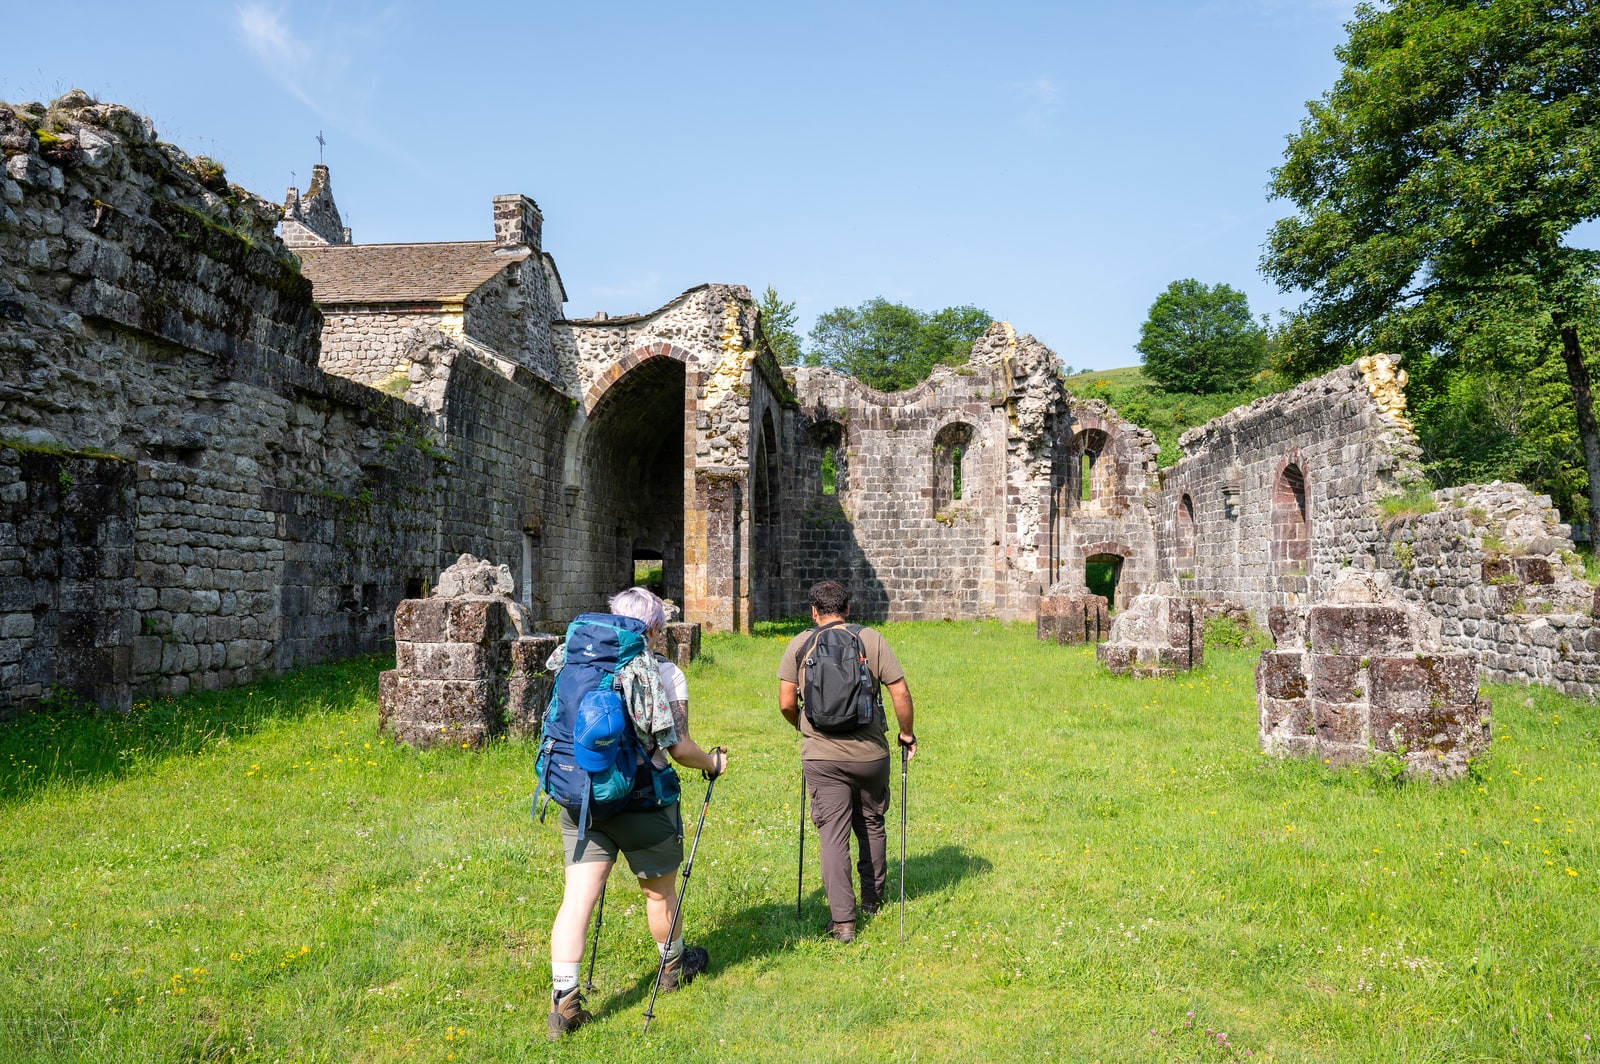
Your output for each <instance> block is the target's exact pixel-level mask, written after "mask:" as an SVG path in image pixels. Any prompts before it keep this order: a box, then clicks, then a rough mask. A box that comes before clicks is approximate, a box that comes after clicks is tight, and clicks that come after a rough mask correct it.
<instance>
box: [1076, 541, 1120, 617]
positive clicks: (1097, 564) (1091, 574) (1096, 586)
mask: <svg viewBox="0 0 1600 1064" xmlns="http://www.w3.org/2000/svg"><path fill="white" fill-rule="evenodd" d="M1120 579H1122V558H1121V556H1120V555H1116V554H1091V555H1089V557H1088V558H1087V559H1085V561H1084V563H1083V582H1084V583H1085V584H1087V585H1088V587H1089V594H1091V595H1102V596H1104V597H1105V600H1106V608H1107V609H1112V610H1114V609H1116V608H1117V606H1118V602H1117V581H1118V580H1120Z"/></svg>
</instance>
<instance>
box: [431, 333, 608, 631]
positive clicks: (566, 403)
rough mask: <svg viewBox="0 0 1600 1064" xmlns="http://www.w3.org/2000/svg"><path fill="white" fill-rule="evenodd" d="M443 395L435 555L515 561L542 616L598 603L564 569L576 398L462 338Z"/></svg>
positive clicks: (529, 600) (556, 621)
mask: <svg viewBox="0 0 1600 1064" xmlns="http://www.w3.org/2000/svg"><path fill="white" fill-rule="evenodd" d="M457 351H458V353H457V354H456V356H455V357H454V358H453V359H452V360H451V363H450V371H449V386H448V390H447V391H446V393H445V397H444V404H443V415H444V423H445V426H446V436H445V445H446V449H447V451H448V454H449V457H450V461H449V464H448V469H449V477H448V478H447V479H446V480H445V481H444V483H443V484H441V485H440V489H439V490H440V495H439V497H438V500H437V503H438V510H439V515H440V517H439V534H440V549H439V554H440V556H441V557H443V558H453V557H455V556H457V555H460V554H476V555H478V556H480V557H484V558H490V559H493V560H494V561H496V562H497V563H499V564H504V565H509V566H510V568H511V572H512V574H513V575H514V577H515V578H516V583H517V588H516V598H517V600H518V601H519V602H521V604H522V605H523V606H524V607H526V608H527V609H528V611H529V613H530V614H531V615H532V617H533V619H534V621H535V622H537V623H544V624H548V625H555V626H557V627H559V626H561V625H564V624H565V623H566V620H567V618H568V617H569V616H570V615H571V614H572V613H576V612H580V611H581V610H584V609H591V608H593V606H594V604H595V601H594V597H593V592H594V589H575V588H573V587H572V585H571V583H570V582H569V581H568V580H566V579H565V578H564V576H565V572H566V570H567V568H568V562H567V558H568V557H569V555H570V553H571V552H572V551H573V550H574V549H575V544H574V543H573V542H572V540H571V536H570V531H569V528H568V517H569V514H568V511H567V506H566V500H565V498H564V493H563V492H562V490H561V473H562V470H561V442H562V438H563V436H564V435H565V433H566V429H567V426H568V424H569V423H570V421H571V419H572V416H573V415H572V410H571V401H570V400H569V399H568V398H567V397H566V396H565V395H562V394H561V393H560V392H558V391H556V390H555V389H554V388H552V387H551V386H550V384H549V383H548V382H546V381H544V380H543V379H541V378H540V377H537V376H535V375H534V374H533V373H531V372H529V371H528V370H526V369H523V368H521V367H518V366H513V365H512V364H510V363H507V362H503V361H500V360H497V359H494V358H492V357H490V356H488V355H486V354H484V353H482V352H478V351H474V350H472V349H470V348H467V347H465V346H464V345H458V346H457Z"/></svg>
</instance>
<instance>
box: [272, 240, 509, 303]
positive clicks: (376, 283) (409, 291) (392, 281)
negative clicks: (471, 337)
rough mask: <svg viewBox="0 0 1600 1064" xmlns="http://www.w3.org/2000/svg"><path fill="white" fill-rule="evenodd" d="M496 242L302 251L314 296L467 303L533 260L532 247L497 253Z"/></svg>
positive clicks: (353, 246)
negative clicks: (492, 281) (480, 290)
mask: <svg viewBox="0 0 1600 1064" xmlns="http://www.w3.org/2000/svg"><path fill="white" fill-rule="evenodd" d="M497 246H498V245H496V244H495V242H494V241H493V240H464V241H459V242H455V243H445V244H342V245H339V244H335V245H329V246H328V247H317V248H298V249H296V254H298V255H299V256H300V269H301V272H302V273H304V274H305V275H306V277H308V278H310V280H311V286H312V298H313V299H315V300H316V301H317V302H318V303H320V304H322V305H323V306H328V305H330V304H339V303H438V302H445V301H454V300H460V299H465V298H466V297H467V296H468V295H469V294H471V293H472V292H473V291H475V290H476V289H477V288H478V287H479V286H480V285H482V284H483V283H484V282H485V281H487V280H489V279H490V278H492V277H493V276H494V275H495V274H497V273H499V272H500V271H501V270H503V269H505V268H506V267H507V266H509V265H511V264H512V263H513V262H520V261H522V260H523V259H525V258H527V257H528V254H529V251H528V249H527V248H517V249H516V250H515V251H509V252H506V253H503V254H496V251H495V249H496V247H497Z"/></svg>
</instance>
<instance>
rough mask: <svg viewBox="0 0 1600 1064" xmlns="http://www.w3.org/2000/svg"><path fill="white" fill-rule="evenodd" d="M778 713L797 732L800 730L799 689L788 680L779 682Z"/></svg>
mask: <svg viewBox="0 0 1600 1064" xmlns="http://www.w3.org/2000/svg"><path fill="white" fill-rule="evenodd" d="M778 712H779V713H782V714H783V719H784V720H786V721H788V722H789V726H790V727H791V728H793V729H794V730H795V731H799V730H800V696H799V688H798V686H796V685H795V684H793V683H790V682H789V681H788V680H779V681H778Z"/></svg>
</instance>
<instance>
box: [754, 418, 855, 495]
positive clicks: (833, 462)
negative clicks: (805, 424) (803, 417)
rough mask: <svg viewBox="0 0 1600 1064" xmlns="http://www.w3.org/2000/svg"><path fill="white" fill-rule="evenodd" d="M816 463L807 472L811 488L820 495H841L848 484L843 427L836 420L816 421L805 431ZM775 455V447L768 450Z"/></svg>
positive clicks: (774, 456)
mask: <svg viewBox="0 0 1600 1064" xmlns="http://www.w3.org/2000/svg"><path fill="white" fill-rule="evenodd" d="M806 440H807V442H808V443H809V444H810V445H811V447H812V449H813V450H812V453H813V454H814V455H815V462H816V464H815V465H814V466H812V469H811V471H810V473H809V477H810V481H811V485H812V487H811V490H812V491H813V492H815V493H817V494H820V495H841V494H843V493H844V488H845V486H846V485H847V484H848V478H847V477H846V475H845V473H846V470H845V450H844V428H843V426H841V425H840V424H839V423H838V422H837V421H818V422H816V423H815V424H813V425H812V426H811V428H810V430H809V431H808V432H807V433H806ZM770 453H771V454H772V456H773V458H776V457H777V453H776V449H774V450H773V451H771V452H770Z"/></svg>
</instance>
